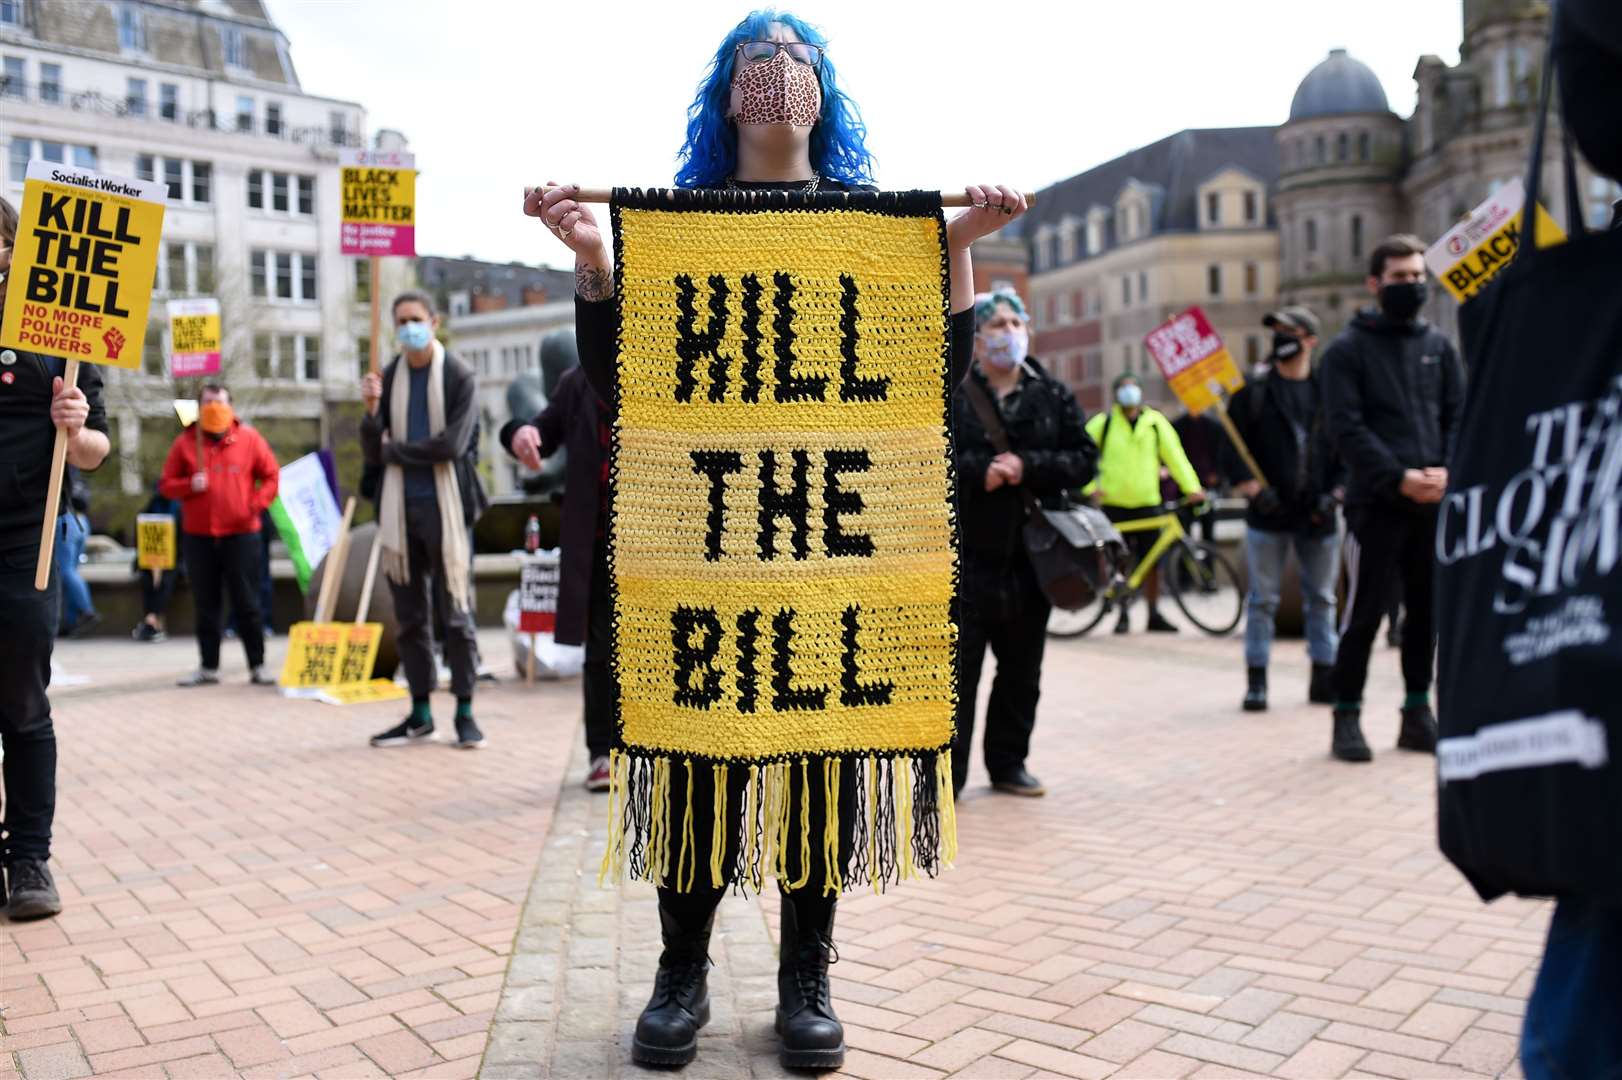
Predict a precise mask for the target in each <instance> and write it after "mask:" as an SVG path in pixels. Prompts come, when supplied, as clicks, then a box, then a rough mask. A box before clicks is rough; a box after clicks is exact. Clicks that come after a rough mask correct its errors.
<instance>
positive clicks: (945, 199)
mask: <svg viewBox="0 0 1622 1080" xmlns="http://www.w3.org/2000/svg"><path fill="white" fill-rule="evenodd" d="M537 186H544V185H537ZM554 186H555V185H554ZM529 190H532V189H526V191H525V194H528V191H529ZM751 190H753V191H759V192H760V193H761V194H767V195H777V194H780V193H781V192H779V191H764V190H762V189H748V188H744V189H740V194H748V193H750V192H751ZM821 194H824V195H839V194H851V195H859V194H862V193H861V192H833V191H825V192H821ZM1023 194H1024V196H1025V205H1026V206H1027V207H1032V206H1035V205H1036V192H1034V191H1027V192H1024V193H1023ZM611 195H612V192H611V190H610V189H609V188H581V189H580V191H579V192H578V193H577V194H576V195H575V197H574V198H575V201H576V202H583V203H606V202H608V201H609V199H610V196H611ZM941 205H942V206H948V207H957V206H968V205H969V196H968V194H967V193H966V192H962V191H943V192H941Z"/></svg>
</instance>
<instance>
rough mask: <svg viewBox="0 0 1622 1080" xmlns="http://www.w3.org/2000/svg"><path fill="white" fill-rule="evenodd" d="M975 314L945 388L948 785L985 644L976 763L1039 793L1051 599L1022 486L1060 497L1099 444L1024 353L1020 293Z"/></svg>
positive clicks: (963, 763) (1063, 392) (1063, 390)
mask: <svg viewBox="0 0 1622 1080" xmlns="http://www.w3.org/2000/svg"><path fill="white" fill-rule="evenodd" d="M974 321H975V338H974V360H975V363H974V367H973V368H971V369H970V370H969V375H968V377H967V378H966V379H964V381H963V384H962V385H960V386H959V387H958V388H957V391H956V393H954V394H953V395H952V423H953V427H954V429H955V430H956V432H957V484H958V530H959V536H960V538H961V540H960V542H961V545H962V559H963V599H962V610H961V612H960V615H959V618H958V627H959V637H958V682H957V731H956V733H955V734H954V736H953V739H952V785H953V788H954V789H955V790H957V791H962V790H963V785H964V784H965V783H966V782H967V781H968V778H969V750H970V743H971V742H972V740H973V738H974V709H975V701H976V700H977V694H976V692H977V691H978V689H979V686H980V666H981V664H982V663H984V661H985V655H986V646H988V645H989V646H990V647H991V652H992V655H993V656H995V657H996V658H997V675H996V678H995V679H993V681H992V684H991V699H990V701H988V702H987V704H986V733H985V739H984V753H985V760H986V771H987V772H988V773H990V774H991V784H992V786H993V787H994V788H996V789H997V790H998V791H1005V792H1008V793H1010V794H1013V795H1041V794H1043V788H1042V784H1041V782H1040V781H1039V780H1037V779H1036V777H1034V776H1032V775H1031V774H1030V773H1029V772H1028V771H1027V770H1026V768H1025V757H1026V755H1027V753H1029V751H1030V746H1031V731H1032V729H1034V728H1035V726H1036V702H1037V698H1038V697H1039V696H1040V694H1041V692H1042V687H1041V682H1042V647H1043V644H1044V643H1045V642H1046V640H1047V625H1048V615H1049V614H1050V613H1051V611H1052V605H1050V604H1049V603H1048V599H1047V597H1046V596H1044V595H1043V593H1042V589H1041V587H1040V586H1039V585H1038V584H1037V582H1036V573H1035V572H1034V571H1033V570H1032V569H1031V560H1030V557H1029V556H1028V555H1026V553H1025V544H1024V541H1023V539H1022V531H1023V529H1024V526H1025V517H1026V508H1025V501H1024V498H1023V495H1022V494H1021V493H1022V491H1029V492H1031V493H1032V494H1033V495H1035V496H1036V497H1037V499H1039V500H1040V501H1041V502H1042V503H1043V504H1045V505H1058V504H1059V502H1060V500H1061V499H1062V497H1063V495H1064V493H1065V492H1066V491H1068V490H1073V489H1077V488H1080V487H1081V486H1082V485H1084V484H1086V483H1087V482H1088V481H1090V480H1092V478H1093V476H1094V475H1095V474H1096V473H1097V471H1098V447H1097V446H1096V445H1095V444H1094V443H1093V440H1092V439H1090V438H1088V437H1087V429H1086V417H1085V416H1083V415H1082V412H1081V406H1079V405H1077V404H1076V399H1075V397H1074V396H1073V395H1072V394H1071V393H1070V390H1069V388H1068V387H1066V386H1065V385H1064V384H1063V383H1061V382H1059V381H1058V380H1057V379H1053V378H1050V377H1049V376H1048V374H1047V372H1045V371H1043V370H1042V367H1041V365H1040V364H1039V363H1037V361H1036V359H1035V358H1034V357H1030V356H1027V355H1026V350H1027V348H1028V347H1029V344H1030V338H1029V333H1028V331H1027V329H1026V325H1027V321H1028V320H1027V317H1026V314H1025V305H1024V304H1023V303H1021V302H1020V299H1019V296H1018V295H1017V294H1016V293H1014V292H1013V291H1012V290H1007V289H999V290H997V291H996V292H993V293H989V294H982V295H981V296H978V297H976V298H975V305H974ZM971 384H972V385H971ZM975 392H980V393H984V394H985V395H986V396H987V397H989V398H990V400H991V401H992V402H993V405H994V407H995V408H996V410H997V414H998V418H999V420H1000V421H1001V422H1002V426H1003V429H1004V431H1005V432H1006V438H1007V443H1008V447H1009V449H1008V451H1006V452H1000V451H999V450H998V449H997V446H996V443H995V441H994V440H993V438H992V436H991V434H990V433H988V432H987V430H986V426H985V424H983V423H981V421H980V417H979V415H978V414H977V413H976V412H975V409H974V406H973V404H972V403H971V401H970V398H969V395H970V394H972V393H975Z"/></svg>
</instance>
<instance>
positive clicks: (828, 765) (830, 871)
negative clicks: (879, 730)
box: [822, 757, 844, 896]
mask: <svg viewBox="0 0 1622 1080" xmlns="http://www.w3.org/2000/svg"><path fill="white" fill-rule="evenodd" d="M822 808H823V818H824V821H823V828H822V865H823V867H824V868H825V870H826V873H825V874H824V875H823V879H822V892H823V894H824V895H831V896H838V895H839V890H840V889H841V888H843V886H844V882H843V881H842V880H840V875H839V759H838V758H836V757H830V758H823V759H822Z"/></svg>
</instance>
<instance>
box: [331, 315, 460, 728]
mask: <svg viewBox="0 0 1622 1080" xmlns="http://www.w3.org/2000/svg"><path fill="white" fill-rule="evenodd" d="M393 313H394V332H395V338H396V339H397V340H398V341H399V343H400V354H399V355H398V356H396V357H395V358H394V359H393V360H391V361H390V362H389V363H388V364H387V365H386V366H385V367H384V369H383V371H382V373H381V374H378V373H375V372H374V373H371V374H368V375H367V376H366V377H365V378H364V379H362V381H361V397H362V399H363V400H364V401H365V402H366V416H365V418H364V419H362V421H361V426H360V434H361V447H362V449H363V450H364V452H365V455H366V461H367V463H368V464H369V465H373V466H381V467H382V470H383V481H382V483H381V484H380V485H379V488H378V494H377V521H378V530H377V543H378V544H380V545H381V546H382V554H381V557H380V561H379V568H380V569H381V570H382V572H383V576H384V579H385V580H386V581H388V583H389V591H390V592H391V593H392V594H393V597H394V614H395V619H396V622H397V629H396V631H395V643H396V647H397V648H398V650H399V653H400V662H401V664H402V665H403V666H404V667H405V672H406V681H407V683H409V685H410V688H411V713H410V715H408V716H407V717H406V718H405V719H404V720H402V721H401V722H400V723H398V724H396V725H395V726H394V727H392V728H389V729H388V730H387V731H384V732H381V733H379V734H377V735H375V736H373V737H372V740H371V742H372V745H373V746H408V745H411V744H414V743H420V742H430V741H433V739H434V737H435V736H434V718H433V713H432V711H431V709H430V707H429V702H428V698H429V694H430V693H431V692H432V691H433V689H434V686H435V683H436V682H437V680H438V669H437V666H436V664H435V661H434V648H433V633H432V628H433V612H434V606H435V605H438V607H439V609H440V612H441V613H442V616H443V618H444V632H445V636H446V640H445V642H444V645H445V656H446V659H447V660H448V662H449V664H450V669H451V692H452V693H454V694H455V695H456V745H457V746H459V747H462V748H463V749H479V748H482V747H483V746H484V745H485V742H484V734H483V733H482V732H481V731H480V730H479V726H478V724H477V723H475V722H474V720H473V683H474V680H475V679H476V677H477V674H478V672H477V669H478V652H477V646H476V643H475V640H474V624H473V617H474V613H473V583H472V580H471V574H470V568H471V566H472V558H471V547H472V538H471V535H470V530H471V528H472V526H473V523H474V522H475V521H476V520H478V517H479V515H480V514H481V513H482V512H483V510H484V508H485V506H486V505H487V503H486V500H485V495H484V489H483V485H482V484H481V483H480V481H479V477H478V473H477V472H476V471H475V470H474V468H473V463H472V462H471V461H470V460H469V459H468V457H467V454H466V449H467V443H468V436H469V434H470V433H471V431H472V430H473V425H474V424H475V423H476V422H477V420H478V401H477V393H476V391H477V379H476V377H475V376H474V373H473V370H472V369H471V368H470V367H468V366H467V365H466V364H464V363H462V362H461V361H460V360H458V359H456V357H454V356H452V355H451V354H449V353H448V352H446V351H445V347H444V346H443V345H441V344H440V343H439V341H438V340H436V338H435V337H434V331H435V330H436V329H437V328H438V326H439V316H438V315H436V314H435V312H434V303H433V299H432V298H431V297H430V296H428V295H427V294H426V293H423V292H419V291H417V290H409V291H407V292H403V293H401V294H400V295H399V296H397V297H396V298H395V300H394V306H393Z"/></svg>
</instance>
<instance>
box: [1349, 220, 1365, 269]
mask: <svg viewBox="0 0 1622 1080" xmlns="http://www.w3.org/2000/svg"><path fill="white" fill-rule="evenodd" d="M1351 239H1352V245H1351V252H1352V258H1354V259H1361V258H1362V257H1363V215H1362V214H1353V215H1352V237H1351Z"/></svg>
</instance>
